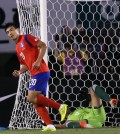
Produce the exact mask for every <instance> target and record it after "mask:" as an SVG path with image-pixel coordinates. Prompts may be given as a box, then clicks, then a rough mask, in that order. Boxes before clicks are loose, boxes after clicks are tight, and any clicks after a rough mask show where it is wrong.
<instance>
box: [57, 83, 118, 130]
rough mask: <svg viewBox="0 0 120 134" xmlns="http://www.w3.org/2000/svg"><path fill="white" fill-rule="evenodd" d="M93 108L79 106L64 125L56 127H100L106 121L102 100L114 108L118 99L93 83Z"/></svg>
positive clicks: (91, 102) (91, 89)
mask: <svg viewBox="0 0 120 134" xmlns="http://www.w3.org/2000/svg"><path fill="white" fill-rule="evenodd" d="M89 92H90V97H91V101H90V104H91V106H92V107H91V108H84V107H82V108H78V109H76V110H75V111H73V112H71V113H70V114H69V115H68V117H67V120H66V122H65V123H64V124H63V125H56V126H55V127H56V128H100V127H102V125H103V124H104V123H105V120H106V113H105V110H104V107H103V105H102V100H105V101H107V102H109V103H110V105H111V106H112V108H115V107H116V106H117V102H118V100H117V99H113V98H110V96H109V95H108V94H107V93H106V92H105V91H104V90H103V89H102V88H100V87H99V86H98V85H93V86H92V87H91V88H90V89H89Z"/></svg>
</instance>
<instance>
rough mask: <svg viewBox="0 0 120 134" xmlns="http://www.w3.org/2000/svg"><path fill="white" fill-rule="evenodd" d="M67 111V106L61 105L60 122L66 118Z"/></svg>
mask: <svg viewBox="0 0 120 134" xmlns="http://www.w3.org/2000/svg"><path fill="white" fill-rule="evenodd" d="M67 110H68V105H66V104H62V107H61V108H60V109H59V113H60V115H61V121H64V119H65V118H66V114H67Z"/></svg>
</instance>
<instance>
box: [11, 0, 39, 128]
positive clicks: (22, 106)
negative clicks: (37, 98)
mask: <svg viewBox="0 0 120 134" xmlns="http://www.w3.org/2000/svg"><path fill="white" fill-rule="evenodd" d="M16 2H17V8H18V13H19V20H20V32H21V34H29V33H30V34H33V35H35V36H36V37H38V38H40V3H39V0H17V1H16ZM29 78H30V75H29V72H26V73H24V74H21V75H20V78H19V85H18V91H17V95H16V101H15V105H14V109H13V112H12V116H11V120H10V123H9V128H11V129H16V128H17V129H21V128H27V129H30V128H41V120H40V118H39V116H38V114H37V112H36V110H35V109H34V107H33V105H32V104H31V103H29V102H28V100H27V90H28V87H29Z"/></svg>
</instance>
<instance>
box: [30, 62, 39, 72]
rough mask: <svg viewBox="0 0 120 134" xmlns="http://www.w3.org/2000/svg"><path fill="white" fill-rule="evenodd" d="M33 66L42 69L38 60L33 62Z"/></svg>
mask: <svg viewBox="0 0 120 134" xmlns="http://www.w3.org/2000/svg"><path fill="white" fill-rule="evenodd" d="M32 67H33V68H35V69H38V70H39V69H40V62H39V61H36V62H34V63H33V64H32Z"/></svg>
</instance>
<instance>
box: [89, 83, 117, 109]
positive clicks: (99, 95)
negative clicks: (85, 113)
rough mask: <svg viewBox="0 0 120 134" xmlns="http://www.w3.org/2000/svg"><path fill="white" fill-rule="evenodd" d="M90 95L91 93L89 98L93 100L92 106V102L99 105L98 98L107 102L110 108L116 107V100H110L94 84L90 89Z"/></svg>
mask: <svg viewBox="0 0 120 134" xmlns="http://www.w3.org/2000/svg"><path fill="white" fill-rule="evenodd" d="M92 91H94V92H92ZM90 93H91V98H92V99H93V101H92V102H93V104H94V102H95V103H97V102H98V103H99V102H100V100H99V99H98V98H100V99H102V100H104V101H107V102H109V103H110V105H111V107H112V108H115V107H116V105H117V102H118V100H117V99H115V98H111V97H110V96H109V95H108V94H107V93H106V92H105V91H104V90H103V89H102V88H101V87H99V86H98V85H96V84H94V85H93V86H92V88H90ZM94 99H95V101H94ZM96 101H97V102H96Z"/></svg>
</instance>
